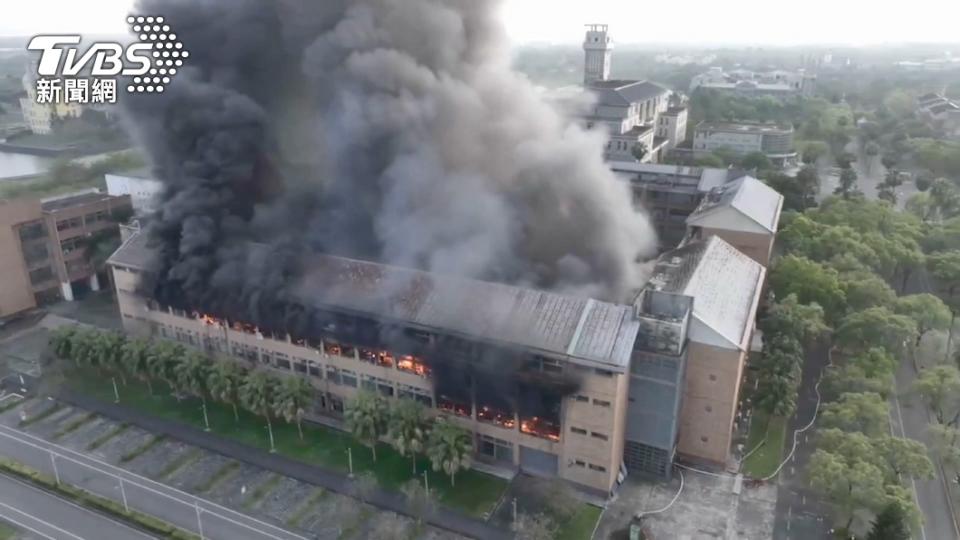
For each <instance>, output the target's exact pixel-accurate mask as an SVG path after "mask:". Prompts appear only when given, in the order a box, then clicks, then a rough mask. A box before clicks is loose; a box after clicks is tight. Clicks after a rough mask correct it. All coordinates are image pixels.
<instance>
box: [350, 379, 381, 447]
mask: <svg viewBox="0 0 960 540" xmlns="http://www.w3.org/2000/svg"><path fill="white" fill-rule="evenodd" d="M344 417H345V418H346V421H347V428H348V429H349V430H350V432H351V433H353V436H354V437H356V438H357V439H358V440H360V441H361V442H362V443H363V444H365V445H367V446H369V447H370V451H371V452H372V453H373V460H374V461H376V460H377V441H379V440H380V437H382V436H383V435H384V434H385V433H386V429H387V402H386V401H385V400H384V399H383V397H382V396H380V394H375V393H373V392H368V391H363V392H360V393H358V394H357V396H356V397H355V398H353V400H352V401H350V402H349V403H348V404H347V409H346V411H345V412H344Z"/></svg>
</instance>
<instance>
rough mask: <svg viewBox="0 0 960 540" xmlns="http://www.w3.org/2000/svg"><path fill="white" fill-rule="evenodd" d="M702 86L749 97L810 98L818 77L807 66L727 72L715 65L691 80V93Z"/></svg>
mask: <svg viewBox="0 0 960 540" xmlns="http://www.w3.org/2000/svg"><path fill="white" fill-rule="evenodd" d="M700 89H706V90H713V91H717V92H724V93H729V94H734V95H739V96H745V97H761V96H770V97H775V98H792V97H797V96H805V97H809V96H812V95H814V93H815V92H816V89H817V76H816V75H815V74H813V73H810V72H808V71H807V70H805V69H798V70H796V71H784V70H775V71H764V72H757V71H749V70H744V69H738V70H734V71H724V70H723V68H721V67H711V68H710V69H709V70H708V71H707V72H706V73H701V74H700V75H696V76H695V77H693V80H692V81H691V82H690V93H691V94H692V93H693V92H696V91H697V90H700Z"/></svg>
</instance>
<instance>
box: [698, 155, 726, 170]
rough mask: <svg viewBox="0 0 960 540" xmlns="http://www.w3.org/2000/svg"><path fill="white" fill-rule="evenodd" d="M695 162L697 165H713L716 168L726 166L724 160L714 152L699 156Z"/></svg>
mask: <svg viewBox="0 0 960 540" xmlns="http://www.w3.org/2000/svg"><path fill="white" fill-rule="evenodd" d="M694 164H695V165H696V166H697V167H711V168H714V169H722V168H724V167H726V164H725V163H724V162H723V160H722V159H720V158H719V157H717V156H715V155H713V154H710V155H707V156H703V157H699V158H697V159H696V160H695V161H694Z"/></svg>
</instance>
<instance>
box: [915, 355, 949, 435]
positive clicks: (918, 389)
mask: <svg viewBox="0 0 960 540" xmlns="http://www.w3.org/2000/svg"><path fill="white" fill-rule="evenodd" d="M913 392H914V393H917V394H919V395H920V396H921V398H922V399H923V401H924V402H925V403H926V404H927V406H928V407H930V409H931V410H932V411H933V412H934V414H936V416H937V421H938V422H940V423H941V424H947V425H949V426H951V427H953V426H956V425H957V421H958V419H960V371H958V370H957V368H956V366H953V365H939V366H934V367H932V368H929V369H926V370H924V371H923V372H921V373H920V376H919V377H917V379H916V380H915V381H914V383H913Z"/></svg>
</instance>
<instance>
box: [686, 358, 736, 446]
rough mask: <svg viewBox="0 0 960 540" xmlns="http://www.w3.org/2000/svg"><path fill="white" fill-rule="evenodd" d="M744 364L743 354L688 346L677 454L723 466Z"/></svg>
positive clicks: (729, 441) (730, 437)
mask: <svg viewBox="0 0 960 540" xmlns="http://www.w3.org/2000/svg"><path fill="white" fill-rule="evenodd" d="M745 362H746V352H744V351H740V350H736V349H722V348H719V347H712V346H709V345H704V344H702V343H697V342H693V341H691V342H690V343H689V345H688V351H687V366H686V369H687V371H686V379H685V380H684V392H683V404H682V407H681V412H680V437H679V444H678V445H677V451H678V452H679V453H681V454H683V455H685V456H687V457H689V458H691V459H694V460H698V461H706V462H710V463H714V464H721V465H725V464H726V460H727V458H728V457H729V455H730V443H731V440H732V431H733V421H734V418H735V415H736V410H737V399H738V396H739V392H740V380H741V378H742V376H743V369H744V365H745Z"/></svg>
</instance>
